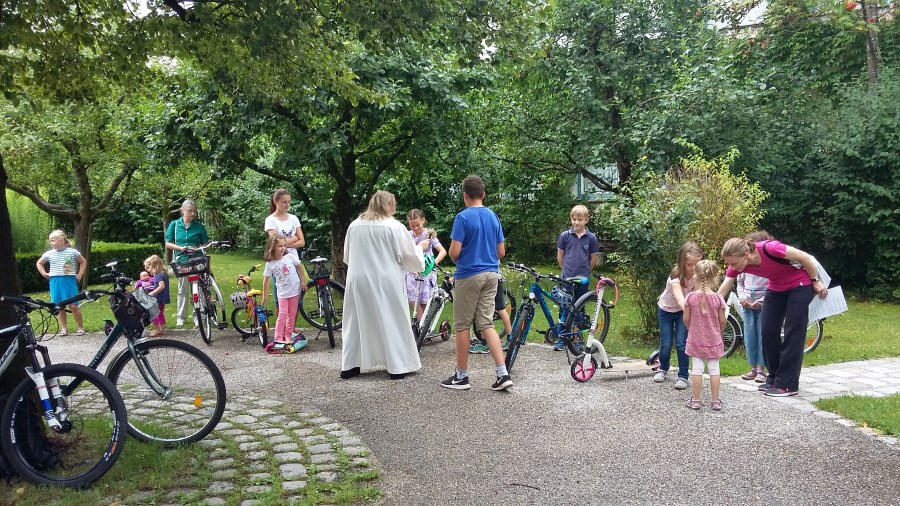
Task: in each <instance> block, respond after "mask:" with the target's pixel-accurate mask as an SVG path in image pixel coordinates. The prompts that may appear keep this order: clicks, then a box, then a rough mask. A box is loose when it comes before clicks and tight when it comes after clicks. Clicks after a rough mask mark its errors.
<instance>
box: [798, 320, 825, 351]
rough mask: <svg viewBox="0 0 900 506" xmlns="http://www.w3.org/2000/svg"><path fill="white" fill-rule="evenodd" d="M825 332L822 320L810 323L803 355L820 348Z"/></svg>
mask: <svg viewBox="0 0 900 506" xmlns="http://www.w3.org/2000/svg"><path fill="white" fill-rule="evenodd" d="M824 330H825V329H824V325H823V324H822V320H816V321H814V322H810V323H809V325H808V326H807V327H806V341H804V343H803V353H810V352H812V351H813V350H815V349H816V348H817V347H818V346H819V343H821V342H822V332H823V331H824Z"/></svg>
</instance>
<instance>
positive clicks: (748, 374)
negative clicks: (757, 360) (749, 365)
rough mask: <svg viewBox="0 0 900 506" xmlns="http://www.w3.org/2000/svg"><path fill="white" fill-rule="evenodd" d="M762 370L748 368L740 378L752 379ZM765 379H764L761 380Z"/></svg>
mask: <svg viewBox="0 0 900 506" xmlns="http://www.w3.org/2000/svg"><path fill="white" fill-rule="evenodd" d="M761 372H762V371H760V370H759V369H750V370H749V371H748V372H745V373H744V375H743V376H741V379H745V380H752V379H755V378H756V377H757V376H758V375H759V374H760V373H761ZM763 381H765V380H763Z"/></svg>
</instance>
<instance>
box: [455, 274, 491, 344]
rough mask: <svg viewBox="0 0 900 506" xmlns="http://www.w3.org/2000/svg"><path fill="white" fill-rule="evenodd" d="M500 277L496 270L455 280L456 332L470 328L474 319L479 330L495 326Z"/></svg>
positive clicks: (476, 328)
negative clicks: (498, 279) (495, 304)
mask: <svg viewBox="0 0 900 506" xmlns="http://www.w3.org/2000/svg"><path fill="white" fill-rule="evenodd" d="M498 277H499V274H498V273H496V272H482V273H480V274H475V275H474V276H470V277H468V278H464V279H457V280H456V281H455V282H454V285H453V328H454V330H455V331H456V332H460V331H463V330H466V329H468V328H469V327H470V326H471V325H472V322H473V321H474V322H475V330H478V331H482V330H484V329H486V328H488V327H493V326H494V323H493V320H494V297H495V296H496V295H497V278H498Z"/></svg>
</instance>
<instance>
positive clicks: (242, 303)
mask: <svg viewBox="0 0 900 506" xmlns="http://www.w3.org/2000/svg"><path fill="white" fill-rule="evenodd" d="M231 303H232V304H234V308H235V309H245V308H246V307H247V293H246V292H234V293H233V294H231Z"/></svg>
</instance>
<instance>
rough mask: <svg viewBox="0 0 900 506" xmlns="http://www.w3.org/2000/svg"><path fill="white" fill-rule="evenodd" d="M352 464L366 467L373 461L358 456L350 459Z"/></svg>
mask: <svg viewBox="0 0 900 506" xmlns="http://www.w3.org/2000/svg"><path fill="white" fill-rule="evenodd" d="M350 464H352V465H354V466H356V467H365V466H368V465H369V464H371V461H370V460H369V459H366V458H362V457H358V458H355V459H353V460H351V461H350Z"/></svg>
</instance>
